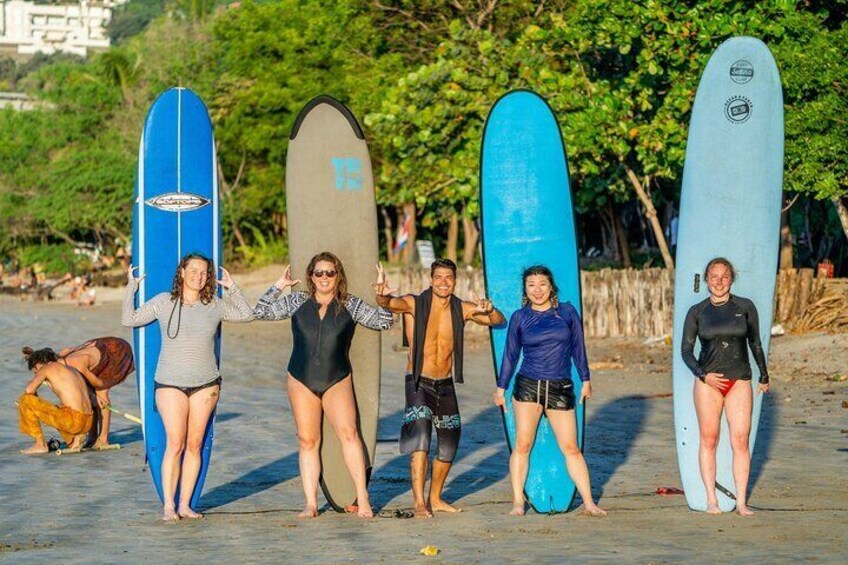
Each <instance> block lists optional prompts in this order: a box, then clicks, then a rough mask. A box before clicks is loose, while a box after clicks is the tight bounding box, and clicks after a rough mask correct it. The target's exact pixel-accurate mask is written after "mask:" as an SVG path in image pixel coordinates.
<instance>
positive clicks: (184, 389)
mask: <svg viewBox="0 0 848 565" xmlns="http://www.w3.org/2000/svg"><path fill="white" fill-rule="evenodd" d="M213 386H221V377H218V378H217V379H215V380H214V381H212V382H209V383H206V384H205V385H200V386H177V385H166V384H162V383H157V382H154V383H153V389H154V390H159V389H160V388H175V389H177V390H178V391H180V392H182V393H183V394H185V395H186V396H189V397H190V396H191V395H192V394H194V393H195V392H199V391H201V390H203V389H204V388H209V387H213Z"/></svg>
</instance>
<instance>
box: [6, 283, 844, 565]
mask: <svg viewBox="0 0 848 565" xmlns="http://www.w3.org/2000/svg"><path fill="white" fill-rule="evenodd" d="M237 280H239V278H238V277H237ZM254 283H255V284H253V285H252V286H251V285H246V287H247V294H248V296H249V298H251V299H253V298H255V297H257V296H258V295H259V294H260V292H261V291H262V290H263V288H262V287H263V286H264V285H263V284H261V283H260V282H258V281H254ZM116 296H118V297H119V296H120V293H119V292H118V293H117V294H116V293H115V292H112V293H111V294H110V293H106V292H104V293H101V294H100V297H101V300H103V299H104V298H105V299H108V298H109V297H112V298H115V297H116ZM119 310H120V307H119V304H117V303H115V302H108V300H107V302H106V303H104V304H101V305H98V306H96V307H94V308H88V309H81V308H76V307H74V306H70V305H67V304H61V303H58V304H57V303H52V304H45V303H32V302H19V301H16V300H10V299H2V301H0V368H2V379H0V397H2V399H3V400H2V403H0V405H1V406H2V410H1V411H0V508H2V512H0V561H3V562H9V563H29V562H33V563H43V562H56V561H58V560H60V559H61V560H62V561H64V562H68V563H113V562H119V561H120V562H140V561H142V560H154V559H155V560H156V561H157V562H166V563H170V562H174V563H183V562H186V563H188V562H198V561H208V562H212V563H226V562H229V563H234V562H275V563H276V562H298V563H299V562H316V563H343V562H344V563H347V562H365V563H371V562H387V563H388V562H398V561H402V562H434V563H478V562H486V563H508V562H509V563H555V562H564V561H566V560H567V561H569V562H578V563H582V562H604V561H612V560H615V561H617V562H627V563H664V562H703V563H710V562H715V561H725V560H731V561H735V562H741V561H747V562H755V563H761V562H766V561H767V562H769V563H782V562H787V563H788V562H793V563H794V562H797V561H802V560H803V561H811V562H821V563H830V562H833V563H837V562H838V563H843V562H845V556H846V554H848V540H846V538H848V508H846V506H847V505H846V502H848V495H847V494H846V486H848V481H846V468H847V467H846V463H848V441H846V440H848V417H847V416H848V408H845V407H844V406H846V405H848V404H845V403H846V402H848V380H839V379H840V377H845V376H846V375H848V355H846V350H848V335H839V336H829V335H822V334H810V335H802V336H785V337H780V338H776V339H775V340H773V341H772V344H773V354H772V358H771V367H772V375H773V383H774V384H773V392H772V393H770V394H769V396H768V397H767V398H766V401H765V406H764V415H763V422H762V423H761V426H760V436H759V438H758V442H757V449H756V452H755V455H754V462H753V469H752V478H751V484H752V485H753V487H752V488H753V493H752V496H751V504H753V505H754V506H757V507H760V508H763V509H770V510H762V511H759V512H757V514H756V515H755V516H754V517H752V518H748V519H743V518H740V517H738V516H736V515H733V514H725V515H722V516H718V517H712V516H707V515H705V514H701V513H695V512H691V511H689V510H688V509H687V507H686V504H685V501H684V499H683V497H682V496H669V497H662V496H658V495H656V494H654V492H655V490H656V489H657V488H658V487H679V486H680V482H679V479H678V475H677V465H676V459H675V453H674V438H673V429H672V399H671V398H670V397H669V396H667V393H670V392H671V377H670V348H669V347H667V346H665V345H655V346H647V345H643V344H642V341H641V340H635V339H615V340H594V341H593V342H591V343H590V344H589V356H590V361H591V362H607V366H611V367H615V366H617V364H618V363H621V364H622V365H623V368H621V369H602V370H595V371H594V372H593V384H594V394H595V396H594V398H593V399H592V400H591V401H590V403H589V406H588V408H587V434H586V446H585V453H586V457H587V460H588V462H589V468H590V470H591V472H592V476H593V490H594V492H595V495H596V496H599V497H600V504H601V505H602V506H603V507H604V508H606V509H607V510H608V511H609V513H610V514H609V517H608V518H606V519H595V518H588V517H585V516H582V515H580V514H579V511H578V512H571V513H568V514H564V515H557V516H546V515H535V514H532V513H531V514H529V515H528V516H526V517H524V518H514V517H510V516H508V515H507V513H508V512H509V510H510V508H511V505H510V502H509V501H510V487H509V479H508V467H507V463H508V452H507V448H506V444H505V442H504V437H503V432H502V426H501V418H500V415H499V413H498V410H497V409H496V408H495V407H493V406H492V404H491V392H492V388H493V386H494V385H493V377H492V374H491V363H490V349H489V346H488V343H487V340H486V338H485V336H484V334H480V333H476V334H475V336H474V337H473V339H472V340H471V344H470V345H469V347H468V350H467V353H466V362H465V363H466V384H465V385H461V386H459V397H460V407H461V411H462V416H463V421H464V428H463V437H462V442H461V444H460V450H459V454H458V460H457V461H456V464H455V465H454V469H453V470H452V472H451V475H450V477H449V479H448V483H447V487H446V490H445V498H446V499H447V500H448V501H450V502H454V503H456V504H457V505H458V506H460V507H461V508H463V509H464V512H463V513H461V514H458V515H445V514H438V515H437V516H436V517H435V518H434V519H432V520H415V519H394V518H376V519H374V520H370V521H363V520H360V519H358V518H357V517H356V516H353V515H342V514H336V513H335V512H333V511H332V510H328V509H327V508H326V507H325V508H324V509H323V511H322V514H321V515H320V517H319V518H318V519H315V520H308V521H302V520H298V519H297V518H296V517H295V515H296V513H297V512H298V511H299V510H300V508H301V504H302V492H301V483H300V480H299V478H298V476H297V475H298V467H297V451H296V448H297V440H296V436H295V429H294V423H293V420H292V416H291V411H290V408H289V405H288V401H287V398H286V395H285V382H284V379H283V377H282V375H283V369H284V367H285V362H286V361H287V360H288V355H289V352H290V346H291V339H290V330H289V326H288V322H282V323H259V322H255V323H253V324H249V325H228V326H226V327H225V342H224V361H223V367H222V373H223V375H224V388H223V394H222V399H221V404H220V405H219V409H218V422H217V425H216V437H215V450H214V453H213V460H212V468H211V470H210V472H209V476H208V478H207V481H206V488H205V492H204V496H203V499H202V508H201V510H202V511H204V512H205V513H206V519H205V520H203V521H200V522H188V521H184V522H181V523H178V524H174V525H165V524H162V523H161V522H160V520H159V517H160V508H159V506H158V504H157V499H156V495H155V493H154V490H153V486H152V483H151V481H150V477H149V473H148V472H147V470H146V469H145V467H144V457H143V452H144V449H143V444H142V437H141V430H140V428H139V427H138V426H136V425H134V424H132V423H131V422H128V421H126V420H124V419H122V418H120V417H117V416H114V417H113V432H112V435H111V441H113V442H118V443H121V444H122V445H123V449H120V450H115V451H108V452H101V453H88V454H81V455H66V456H56V455H55V454H50V455H46V456H40V457H25V456H22V455H18V450H19V449H21V448H22V447H25V446H27V445H28V444H29V442H28V440H27V439H26V438H24V436H22V435H21V434H20V433H19V431H18V426H17V412H16V409H15V406H14V400H15V399H16V398H17V397H18V396H19V395H20V393H21V391H22V390H23V386H24V384H25V383H26V381H27V379H28V373H27V372H26V370H25V368H24V367H23V365H22V364H21V358H20V355H19V352H20V348H21V347H22V346H24V345H31V346H53V347H57V348H58V347H61V346H64V345H69V344H76V343H79V342H82V341H83V340H85V339H88V338H91V337H95V336H100V335H109V334H111V335H118V336H123V337H125V338H127V339H130V338H131V332H130V331H129V330H128V329H126V328H122V327H121V326H120V324H119V318H120V313H119ZM383 343H384V347H383V367H384V371H383V389H382V397H381V398H382V408H381V421H380V434H379V436H380V438H381V440H385V441H381V442H380V443H379V445H378V450H377V462H376V468H375V470H374V473H373V479H372V482H371V486H370V491H371V496H372V500H373V503H374V504H375V508H376V509H377V510H384V511H386V510H389V511H391V510H394V509H401V508H409V507H410V506H411V493H410V483H409V480H408V471H407V459H406V458H405V457H402V456H400V455H398V452H397V443H396V441H394V439H395V438H396V437H397V432H398V427H399V421H400V415H401V410H402V408H403V395H402V390H403V387H402V375H403V370H404V367H405V352H403V351H399V350H398V345H399V343H400V334H399V332H398V330H397V329H395V330H392V332H390V333H389V334H388V335H387V336H386V338H385V339H384V342H383ZM47 394H48V396H49V393H47ZM112 397H113V404H114V405H115V406H116V407H119V408H121V409H123V410H125V411H128V412H132V413H136V414H137V413H138V407H137V402H136V387H135V382H134V377H133V376H131V377H130V379H129V380H128V381H127V382H126V383H125V384H123V385H121V386H119V387H118V388H117V389H115V390H114V391H113V395H112ZM47 434H48V437H49V436H50V434H51V432H50V431H49V430H48V432H47ZM53 435H58V434H55V432H53ZM428 545H433V546H436V547H438V548H439V549H440V550H441V552H440V553H439V555H438V556H436V557H425V556H423V555H420V554H419V551H420V550H421V549H422V548H423V547H424V546H428Z"/></svg>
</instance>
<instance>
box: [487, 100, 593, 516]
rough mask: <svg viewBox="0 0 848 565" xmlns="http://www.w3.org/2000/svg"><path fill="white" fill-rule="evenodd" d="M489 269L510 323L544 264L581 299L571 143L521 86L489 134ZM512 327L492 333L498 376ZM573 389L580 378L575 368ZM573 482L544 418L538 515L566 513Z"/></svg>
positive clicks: (531, 486)
mask: <svg viewBox="0 0 848 565" xmlns="http://www.w3.org/2000/svg"><path fill="white" fill-rule="evenodd" d="M480 202H481V207H482V218H483V229H482V237H483V266H484V269H485V276H486V292H487V293H488V296H489V298H491V299H492V301H493V302H494V304H495V305H496V306H497V307H498V308H499V309H500V310H501V311H502V312H503V314H504V316H506V318H507V320H509V317H510V316H511V315H512V313H513V312H515V311H516V310H517V309H519V308H521V297H522V295H523V283H522V278H521V275H522V272H523V271H524V269H525V268H526V267H530V266H532V265H537V264H543V265H546V266H547V267H548V268H550V269H551V271H552V272H553V274H554V278H555V280H556V283H557V286H558V287H559V299H560V301H561V302H563V303H564V302H571V303H572V304H573V305H574V307H575V308H577V311H578V312H580V311H581V309H582V308H581V303H580V270H579V267H578V263H577V241H576V236H575V228H574V210H573V208H572V198H571V187H570V184H569V178H568V164H567V163H566V155H565V146H564V145H563V141H562V135H561V133H560V129H559V125H558V124H557V121H556V117H555V116H554V114H553V111H552V110H551V108H550V107H549V106H548V104H547V103H546V102H545V100H544V99H543V98H542V97H541V96H539V95H538V94H536V93H534V92H530V91H526V90H516V91H513V92H509V93H507V94H505V95H504V96H502V97H501V98H500V99H499V100H498V101H497V102H495V104H494V106H493V107H492V109H491V111H490V112H489V117H488V119H487V121H486V127H485V130H484V132H483V147H482V150H481V159H480ZM506 335H507V328H506V327H503V328H493V329H492V330H491V338H492V355H493V357H494V365H495V377H496V378H497V373H498V371H499V370H500V366H501V361H502V357H503V350H504V346H505V343H506ZM572 380H573V381H574V387H575V394H576V395H577V398H578V399H579V398H580V391H581V388H582V383H581V382H580V378H579V377H578V376H577V372H576V370H574V369H573V370H572ZM514 385H515V379H514V378H513V379H512V381H511V382H510V385H509V390H507V391H506V410H505V412H504V426H505V428H506V435H507V442H508V443H509V446H510V449H512V446H513V444H514V439H515V417H514V412H513V407H512V389H513V387H514ZM583 408H584V407H583V406H582V405H579V404H578V406H577V408H576V417H577V439H578V444H579V445H580V446H581V447H582V445H583V415H584V410H583ZM575 491H576V489H575V486H574V482H573V481H572V480H571V477H569V475H568V472H567V471H566V468H565V459H564V458H563V456H562V452H561V451H560V449H559V446H558V445H557V442H556V437H555V436H554V433H553V430H552V429H551V427H550V424H549V423H548V420H547V418H544V417H543V418H542V420H541V422H540V423H539V430H538V432H537V434H536V443H535V444H534V446H533V450H532V451H531V453H530V469H529V472H528V474H527V482H526V483H525V486H524V492H525V495H526V497H527V500H528V501H529V503H530V505H531V506H532V507H533V509H534V510H535V511H537V512H565V511H567V510H568V509H569V508H570V507H571V504H572V502H573V500H574V495H575Z"/></svg>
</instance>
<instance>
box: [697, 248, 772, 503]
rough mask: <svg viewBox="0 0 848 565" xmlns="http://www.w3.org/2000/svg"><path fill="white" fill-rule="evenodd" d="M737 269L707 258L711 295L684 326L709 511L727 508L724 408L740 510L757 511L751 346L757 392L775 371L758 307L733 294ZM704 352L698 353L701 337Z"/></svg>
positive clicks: (764, 388)
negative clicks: (722, 504) (752, 496)
mask: <svg viewBox="0 0 848 565" xmlns="http://www.w3.org/2000/svg"><path fill="white" fill-rule="evenodd" d="M735 279H736V271H735V270H734V269H733V265H731V264H730V261H728V260H727V259H724V258H723V257H718V258H716V259H713V260H712V261H710V262H709V263H707V267H706V269H704V280H706V281H707V289H708V290H709V292H710V296H709V297H708V298H707V299H705V300H703V301H702V302H699V303H698V304H695V305H694V306H692V308H690V309H689V312H688V313H687V314H686V321H685V322H684V325H683V343H682V344H681V354H682V356H683V361H684V363H686V366H687V367H689V369H690V370H691V371H692V374H693V375H694V376H695V377H696V378H695V412H696V413H697V414H698V426H699V428H700V439H701V443H700V447H699V450H698V451H699V452H698V458H699V463H700V466H701V478H702V479H703V480H704V486H705V487H706V490H707V513H708V514H718V513H720V512H721V510H719V507H718V500H717V498H716V486H715V482H716V447H717V446H718V434H719V430H720V429H721V412H722V410H724V411H725V413H726V415H727V424H728V427H729V428H730V445H731V447H732V449H733V479H734V482H735V483H736V512H738V513H739V514H740V515H742V516H749V515H751V514H753V512H751V510H749V509H748V506H747V488H748V474H749V471H750V466H751V453H750V451H749V449H748V442H749V439H750V435H751V409H752V406H753V390H752V387H751V386H750V384H749V383H750V382H751V375H752V373H751V365H750V362H749V361H748V348H749V347H750V348H751V353H752V355H753V357H754V361H755V362H756V363H757V368H758V369H759V371H760V378H759V385H758V387H757V394H759V393H762V392H768V389H769V375H768V368H767V366H766V358H765V354H764V353H763V346H762V344H761V342H760V323H759V319H758V315H757V308H756V306H754V303H753V302H752V301H750V300H748V299H747V298H742V297H741V296H736V295H734V294H730V286H731V285H732V284H733V281H734V280H735ZM696 340H700V342H701V353H700V355H699V356H698V357H697V358H696V357H695V342H696Z"/></svg>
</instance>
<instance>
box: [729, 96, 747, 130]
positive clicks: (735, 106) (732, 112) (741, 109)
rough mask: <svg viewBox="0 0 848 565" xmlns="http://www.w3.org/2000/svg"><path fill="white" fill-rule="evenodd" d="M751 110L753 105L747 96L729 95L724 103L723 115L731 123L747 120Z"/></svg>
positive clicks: (741, 122) (740, 122)
mask: <svg viewBox="0 0 848 565" xmlns="http://www.w3.org/2000/svg"><path fill="white" fill-rule="evenodd" d="M752 111H753V105H752V104H751V99H750V98H748V97H747V96H731V97H730V98H728V99H727V102H725V103H724V115H725V117H727V119H728V121H730V123H732V124H743V123H745V122H747V121H748V118H750V117H751V112H752Z"/></svg>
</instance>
